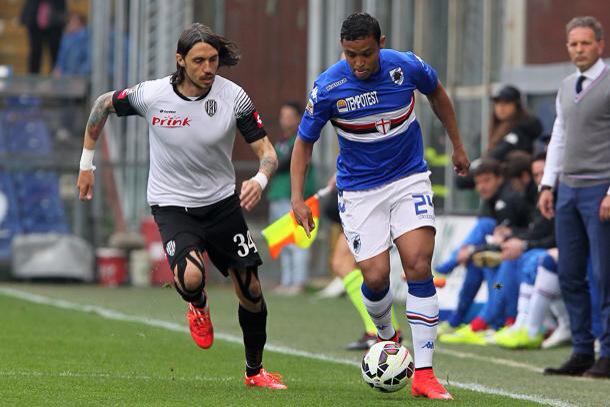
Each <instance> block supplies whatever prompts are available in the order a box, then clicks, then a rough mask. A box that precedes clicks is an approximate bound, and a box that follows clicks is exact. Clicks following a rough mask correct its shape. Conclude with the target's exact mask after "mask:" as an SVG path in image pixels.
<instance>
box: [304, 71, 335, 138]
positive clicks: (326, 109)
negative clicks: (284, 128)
mask: <svg viewBox="0 0 610 407" xmlns="http://www.w3.org/2000/svg"><path fill="white" fill-rule="evenodd" d="M331 114H332V104H331V101H330V99H329V96H328V93H327V92H326V91H325V89H324V88H323V87H322V86H318V81H316V82H315V83H314V86H313V89H312V90H311V92H309V95H308V97H307V106H306V107H305V113H303V117H302V118H301V123H300V124H299V132H298V135H299V138H300V139H301V140H303V141H306V142H308V143H315V142H316V141H317V140H318V139H319V138H320V132H321V131H322V128H323V127H324V125H325V124H326V122H327V121H328V120H329V119H330V117H331Z"/></svg>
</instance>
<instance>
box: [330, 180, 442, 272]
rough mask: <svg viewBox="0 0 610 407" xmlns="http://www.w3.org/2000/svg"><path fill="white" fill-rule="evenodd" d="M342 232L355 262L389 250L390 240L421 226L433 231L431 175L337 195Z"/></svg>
mask: <svg viewBox="0 0 610 407" xmlns="http://www.w3.org/2000/svg"><path fill="white" fill-rule="evenodd" d="M339 214H340V215H341V223H342V224H343V233H345V237H346V238H347V241H348V243H349V247H350V250H351V251H352V253H353V254H354V257H355V258H356V261H357V262H360V261H362V260H366V259H370V258H371V257H374V256H376V255H378V254H379V253H382V252H384V251H386V250H388V249H389V248H390V247H391V246H392V241H394V240H395V239H396V238H398V237H400V236H402V235H403V234H405V233H407V232H409V231H411V230H415V229H418V228H421V227H424V226H431V227H432V228H434V219H435V217H434V206H433V204H432V184H431V182H430V172H429V171H427V172H423V173H418V174H414V175H411V176H408V177H406V178H401V179H399V180H396V181H394V182H392V183H390V184H387V185H383V186H381V187H378V188H373V189H367V190H364V191H343V193H340V194H339Z"/></svg>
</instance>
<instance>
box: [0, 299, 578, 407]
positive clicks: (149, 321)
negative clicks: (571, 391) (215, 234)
mask: <svg viewBox="0 0 610 407" xmlns="http://www.w3.org/2000/svg"><path fill="white" fill-rule="evenodd" d="M0 293H2V294H4V295H6V296H9V297H14V298H18V299H21V300H24V301H29V302H33V303H36V304H44V305H51V306H53V307H56V308H62V309H68V310H73V311H80V312H89V313H93V314H97V315H99V316H101V317H103V318H107V319H112V320H116V321H124V322H136V323H140V324H144V325H148V326H152V327H157V328H163V329H166V330H169V331H174V332H185V333H188V332H189V330H188V328H187V327H186V326H184V325H180V324H177V323H174V322H168V321H162V320H159V319H153V318H146V317H140V316H135V315H127V314H124V313H122V312H119V311H114V310H111V309H108V308H103V307H99V306H96V305H89V304H78V303H74V302H70V301H66V300H62V299H55V298H51V297H46V296H42V295H38V294H33V293H29V292H26V291H21V290H17V289H13V288H5V287H0ZM214 336H215V337H216V338H218V339H220V340H224V341H227V342H232V343H239V344H241V343H242V338H241V337H240V336H237V335H231V334H225V333H216V332H215V333H214ZM265 349H266V350H268V351H272V352H276V353H281V354H287V355H291V356H301V357H305V358H309V359H316V360H321V361H325V362H333V363H339V364H343V365H350V366H360V363H358V362H356V361H354V360H351V359H346V358H337V357H333V356H328V355H323V354H319V353H312V352H307V351H303V350H298V349H292V348H289V347H285V346H279V345H273V344H266V345H265ZM437 352H439V353H442V354H444V355H448V356H455V357H458V358H461V359H476V360H481V361H484V362H486V363H494V364H499V365H503V366H506V365H508V366H511V367H519V368H521V369H523V368H525V367H527V369H528V370H530V371H536V372H539V371H540V369H539V368H537V367H535V366H532V365H528V364H524V363H519V362H514V361H510V360H506V359H496V358H487V357H485V356H480V355H475V354H470V353H467V352H459V351H452V350H446V349H445V350H440V351H439V350H437ZM509 362H510V363H509ZM39 373H40V372H30V374H31V375H36V374H39ZM40 374H41V375H44V373H40ZM7 375H24V374H23V372H21V373H20V372H14V373H11V372H10V371H9V372H7V371H4V372H3V371H0V376H7ZM26 375H27V374H26ZM58 375H59V376H62V375H64V376H66V377H68V376H76V377H79V376H81V375H82V376H81V377H88V375H89V374H82V373H71V372H63V373H60V374H58ZM96 375H97V376H96ZM90 376H91V377H93V376H95V377H106V376H105V374H104V373H98V374H96V373H92V374H90ZM108 377H120V375H114V376H108ZM126 378H133V379H146V378H148V379H150V378H151V377H150V376H140V375H134V376H130V375H127V376H126ZM202 380H205V379H202ZM450 385H451V386H455V387H459V388H461V389H467V390H471V391H476V392H478V393H485V394H491V395H496V396H504V397H509V398H512V399H516V400H527V401H532V402H535V403H539V404H543V405H547V406H555V407H575V406H574V405H573V404H570V403H568V402H564V401H561V400H554V399H548V398H544V397H540V396H533V395H529V394H520V393H511V392H509V391H506V390H503V389H499V388H494V387H488V386H483V385H481V384H477V383H460V382H454V381H451V382H450Z"/></svg>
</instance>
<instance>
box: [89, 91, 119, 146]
mask: <svg viewBox="0 0 610 407" xmlns="http://www.w3.org/2000/svg"><path fill="white" fill-rule="evenodd" d="M113 93H114V92H107V93H104V94H103V95H101V96H100V97H98V98H97V99H96V101H95V103H94V104H93V107H92V108H91V114H90V115H89V120H87V127H86V135H88V136H89V137H90V138H91V139H92V140H93V141H97V139H98V138H99V137H100V134H101V133H102V129H103V128H104V124H106V119H107V118H108V115H109V114H110V113H112V112H114V107H113V105H112V94H113Z"/></svg>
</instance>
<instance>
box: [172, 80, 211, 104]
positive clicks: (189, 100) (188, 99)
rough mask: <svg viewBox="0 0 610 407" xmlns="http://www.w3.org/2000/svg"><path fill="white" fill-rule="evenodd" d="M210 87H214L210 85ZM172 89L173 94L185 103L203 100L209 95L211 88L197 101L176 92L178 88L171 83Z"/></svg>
mask: <svg viewBox="0 0 610 407" xmlns="http://www.w3.org/2000/svg"><path fill="white" fill-rule="evenodd" d="M212 86H214V85H213V84H212ZM172 88H173V89H174V93H175V94H176V95H178V97H179V98H180V99H184V100H186V101H187V102H196V101H198V100H201V99H204V98H205V97H206V96H207V95H209V94H210V91H211V90H212V87H210V89H209V90H208V91H207V92H206V93H205V94H204V95H201V96H199V97H198V98H197V99H191V98H189V97H188V96H184V95H183V94H182V93H180V91H179V90H178V86H176V84H175V83H172Z"/></svg>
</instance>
